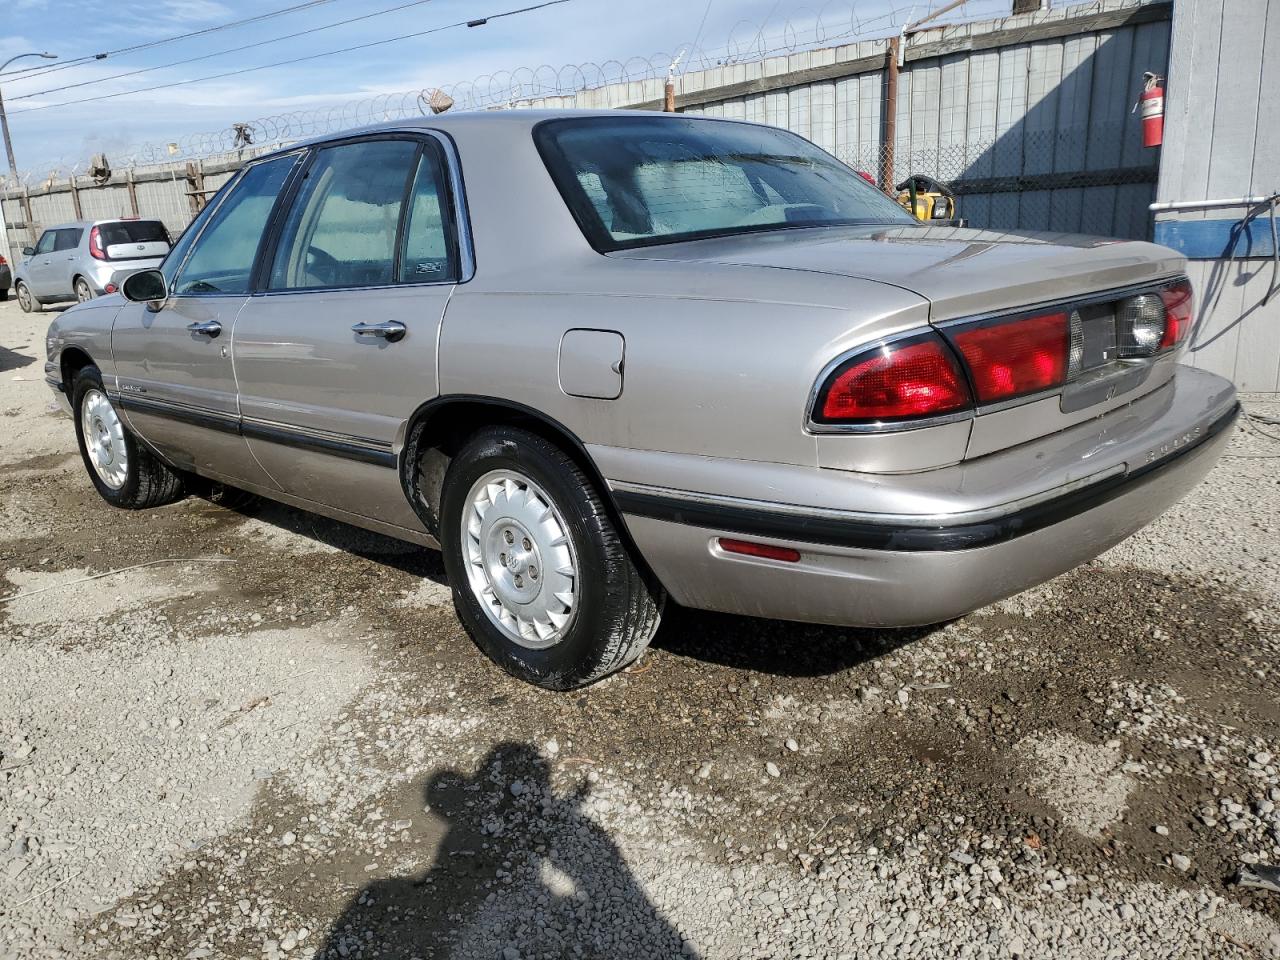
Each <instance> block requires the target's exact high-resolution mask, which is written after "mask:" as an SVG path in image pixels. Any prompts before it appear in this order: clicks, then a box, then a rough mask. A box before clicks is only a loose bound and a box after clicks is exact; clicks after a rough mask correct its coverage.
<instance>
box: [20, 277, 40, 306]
mask: <svg viewBox="0 0 1280 960" xmlns="http://www.w3.org/2000/svg"><path fill="white" fill-rule="evenodd" d="M15 289H16V290H17V292H18V306H20V307H21V308H22V312H23V313H33V312H34V313H39V312H40V307H41V303H40V301H39V300H37V299H36V298H35V297H33V296H32V295H31V288H30V287H28V286H27V285H26V284H25V283H23V282H22V281H21V280H19V281H18V284H17V286H16V287H15Z"/></svg>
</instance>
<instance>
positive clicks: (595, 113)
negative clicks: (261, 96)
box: [253, 109, 723, 161]
mask: <svg viewBox="0 0 1280 960" xmlns="http://www.w3.org/2000/svg"><path fill="white" fill-rule="evenodd" d="M588 117H654V118H664V119H684V120H705V121H707V122H709V123H713V122H723V120H722V118H720V117H708V116H703V115H701V114H687V113H662V112H660V111H656V110H523V109H511V110H470V111H462V112H460V113H441V114H436V115H434V116H429V117H428V116H423V117H408V118H406V119H404V120H387V121H384V122H382V123H374V124H369V125H368V126H363V127H353V128H352V129H350V130H342V131H338V132H335V133H327V134H324V135H322V136H318V137H309V138H307V139H306V140H297V141H294V142H292V143H289V144H287V145H286V146H282V147H278V148H276V149H273V150H270V151H268V152H266V153H263V154H260V155H259V156H257V157H254V158H253V159H254V160H255V161H256V160H262V159H265V158H268V157H274V156H278V155H280V154H284V153H291V152H292V151H294V150H298V149H300V148H303V147H310V146H315V145H316V144H321V143H330V142H332V141H335V140H347V139H350V138H351V137H360V136H365V135H367V134H371V133H380V132H384V131H388V130H439V131H441V132H443V133H450V132H451V131H454V130H457V131H464V130H474V129H486V130H488V131H499V132H508V131H509V133H510V135H511V136H512V137H521V138H523V137H527V136H528V135H529V131H530V130H532V129H533V128H534V127H536V126H537V125H538V124H540V123H542V122H543V121H544V120H561V119H584V118H588Z"/></svg>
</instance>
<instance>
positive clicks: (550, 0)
mask: <svg viewBox="0 0 1280 960" xmlns="http://www.w3.org/2000/svg"><path fill="white" fill-rule="evenodd" d="M568 2H569V0H547V2H545V3H538V4H534V5H533V6H529V7H520V8H519V9H517V10H507V11H504V12H502V13H494V14H490V15H489V16H487V17H479V18H473V19H471V20H459V21H457V22H456V23H446V24H444V25H443V26H439V27H432V28H431V29H430V30H420V31H418V32H417V33H406V34H402V35H400V36H397V37H388V38H387V39H385V40H373V41H370V42H369V43H359V44H356V45H355V46H351V47H342V48H340V49H338V50H326V51H325V52H323V53H313V54H310V55H308V56H305V57H294V58H292V59H290V60H279V61H276V62H275V63H263V64H260V65H258V66H256V67H242V68H241V69H239V70H227V71H225V72H223V73H213V74H209V75H208V76H205V77H193V78H192V79H190V80H175V81H174V82H172V83H160V84H156V85H155V86H152V87H139V88H138V89H136V90H122V91H120V92H119V93H104V94H101V95H100V96H96V97H84V98H82V99H80V100H64V101H61V102H59V103H46V104H43V105H42V106H38V107H27V108H26V109H25V110H13V111H10V114H9V115H10V116H17V115H19V114H23V113H34V112H35V111H37V110H51V109H53V108H54V107H69V106H74V105H76V104H81V103H95V102H97V101H100V100H113V99H115V98H116V97H128V96H133V95H134V94H138V93H151V92H153V91H156V90H167V89H169V88H171V87H185V86H188V85H190V84H193V83H204V82H206V81H208V80H223V79H226V78H227V77H238V76H241V75H243V74H246V73H254V72H256V71H258V70H269V69H271V68H273V67H286V66H291V65H292V64H295V63H305V62H307V61H309V60H319V59H322V58H324V57H332V56H337V55H339V54H343V53H351V52H353V51H356V50H368V49H370V48H371V47H382V46H386V45H387V44H389V43H398V42H399V41H401V40H413V39H416V38H418V37H425V36H428V35H430V34H433V33H440V32H441V31H443V30H452V29H454V28H456V27H470V26H479V25H480V24H484V23H488V22H489V21H490V20H499V19H501V18H502V17H513V16H515V15H516V14H520V13H530V12H532V11H534V10H541V9H543V8H544V7H554V6H557V5H559V4H561V3H568Z"/></svg>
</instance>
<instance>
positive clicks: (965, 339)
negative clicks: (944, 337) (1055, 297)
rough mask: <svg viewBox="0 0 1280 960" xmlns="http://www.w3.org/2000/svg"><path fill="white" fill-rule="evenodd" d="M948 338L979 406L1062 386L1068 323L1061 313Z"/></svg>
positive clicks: (956, 333)
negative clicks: (970, 383) (970, 381)
mask: <svg viewBox="0 0 1280 960" xmlns="http://www.w3.org/2000/svg"><path fill="white" fill-rule="evenodd" d="M949 336H950V338H951V342H952V343H953V344H954V345H955V347H956V349H957V350H959V351H960V354H961V356H963V357H964V360H965V363H966V364H968V366H969V375H970V377H971V378H972V380H973V390H974V393H975V394H976V395H977V398H978V402H979V403H995V402H997V401H1000V400H1009V399H1012V398H1014V397H1021V396H1025V395H1026V394H1029V393H1038V392H1040V391H1041V390H1049V389H1051V388H1053V387H1060V386H1062V385H1063V384H1064V383H1066V380H1067V360H1068V353H1069V350H1070V345H1071V321H1070V317H1069V314H1067V313H1065V312H1062V313H1046V314H1042V315H1040V316H1036V317H1022V318H1020V319H1016V320H1007V321H1004V322H1000V323H994V324H984V325H982V326H976V327H969V328H968V329H960V330H956V331H953V332H951V333H950V334H949Z"/></svg>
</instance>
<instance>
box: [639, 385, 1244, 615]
mask: <svg viewBox="0 0 1280 960" xmlns="http://www.w3.org/2000/svg"><path fill="white" fill-rule="evenodd" d="M1224 386H1225V389H1224ZM1181 387H1182V389H1181V396H1176V395H1175V394H1173V393H1171V394H1170V395H1169V396H1166V397H1165V398H1164V399H1163V400H1162V401H1161V402H1160V406H1159V407H1152V408H1150V409H1147V410H1145V411H1142V412H1143V413H1144V414H1146V415H1147V419H1146V427H1147V429H1146V430H1145V431H1143V436H1145V438H1146V439H1145V442H1142V443H1136V442H1126V443H1125V444H1123V445H1122V449H1121V451H1120V452H1121V453H1122V455H1123V458H1124V459H1122V460H1120V461H1119V462H1116V461H1115V460H1114V458H1106V457H1102V456H1101V455H1100V454H1095V458H1096V459H1097V460H1098V461H1100V462H1099V463H1097V464H1096V465H1097V466H1099V467H1102V468H1103V469H1102V478H1101V479H1099V480H1097V481H1096V482H1081V481H1080V479H1079V477H1080V471H1079V470H1075V471H1073V470H1071V469H1068V467H1067V465H1066V464H1065V463H1062V462H1060V463H1059V464H1058V467H1059V469H1060V471H1061V476H1060V479H1061V481H1062V482H1063V484H1065V486H1060V487H1059V491H1061V493H1060V495H1059V496H1056V497H1041V498H1039V499H1036V500H1034V502H1032V503H1031V504H1030V505H1029V506H1028V505H1027V501H1025V500H1023V501H1020V502H1015V503H1010V504H1007V508H1006V509H1003V510H1000V509H995V510H992V509H987V510H986V511H984V512H983V519H982V520H981V521H979V522H977V523H972V524H970V523H966V519H965V517H964V515H963V514H953V515H951V516H949V517H937V516H931V517H928V518H926V517H919V516H918V517H915V518H914V520H915V521H916V522H912V520H913V518H911V517H910V516H906V517H904V516H902V515H898V516H897V517H895V518H892V519H890V518H889V517H887V516H884V517H880V518H879V522H878V526H879V528H880V530H881V532H883V533H885V534H886V536H885V537H884V538H883V539H882V540H880V541H875V540H864V539H859V536H860V535H861V533H864V532H865V529H864V528H867V527H868V526H870V527H871V528H872V529H874V528H875V527H876V526H877V523H874V522H873V523H870V524H869V523H868V521H867V520H866V515H865V514H863V515H861V518H860V519H857V520H855V521H853V522H851V523H850V524H849V525H848V529H849V530H852V531H853V532H854V533H855V534H859V536H851V537H839V536H831V535H828V534H831V533H835V532H838V530H839V529H840V527H839V524H838V523H837V522H836V521H835V520H834V517H833V513H832V512H830V511H828V512H826V513H822V512H819V513H818V514H817V516H819V517H820V518H821V519H822V521H823V522H822V523H819V524H816V525H815V524H812V523H809V524H806V521H805V519H804V517H805V514H803V513H802V512H800V511H799V510H798V508H795V507H793V506H792V507H787V508H785V509H784V510H782V511H781V512H780V513H775V514H773V515H772V516H773V517H775V518H777V517H781V518H782V519H783V520H786V519H787V518H788V517H792V518H794V519H795V521H796V523H795V525H794V527H793V528H792V530H791V532H790V534H788V532H787V529H786V527H785V526H782V525H775V526H774V527H772V528H768V527H766V528H763V529H762V528H759V527H756V528H753V529H752V530H750V531H747V532H749V533H750V534H751V538H752V539H761V540H765V541H767V542H770V543H777V544H784V545H789V546H794V547H795V548H796V549H798V550H800V552H801V554H802V559H801V561H800V562H799V563H794V564H788V563H780V562H774V561H766V560H758V559H753V558H747V557H741V556H738V555H729V554H725V553H723V552H722V551H720V550H719V549H718V548H717V547H716V546H715V538H716V537H717V536H721V535H723V536H739V537H741V536H743V535H744V529H743V524H741V523H739V522H736V519H737V518H735V517H734V515H733V514H726V515H724V517H723V518H722V520H721V521H717V520H716V519H715V518H714V516H713V515H712V514H711V513H700V514H699V513H697V512H696V511H690V512H689V513H688V515H686V516H684V517H679V518H675V517H672V516H670V515H664V514H662V513H661V512H660V511H656V510H651V509H646V508H645V507H643V506H634V505H635V504H636V501H635V499H634V498H631V500H630V502H631V503H632V504H633V509H632V510H631V511H630V512H628V497H626V496H625V495H624V496H623V497H622V499H621V501H620V503H621V505H622V509H623V511H624V513H625V514H626V517H627V525H628V528H629V530H630V532H631V535H632V537H633V538H634V539H635V542H636V545H637V546H638V547H639V549H640V551H641V553H642V554H643V555H644V557H645V559H646V560H647V561H648V562H649V564H650V566H651V567H652V568H653V570H654V573H655V574H656V575H657V576H658V578H659V579H660V580H661V581H662V582H663V584H664V585H665V586H666V587H667V589H668V590H669V591H670V592H671V594H672V596H673V597H674V598H675V599H676V600H677V601H679V602H681V603H683V604H685V605H687V606H692V607H699V608H704V609H713V610H720V611H725V612H731V613H740V614H747V615H754V616H765V617H772V618H777V619H788V620H802V621H812V622H821V623H838V624H846V625H859V626H908V625H916V624H925V623H936V622H939V621H942V620H947V619H950V618H953V617H956V616H959V615H961V614H964V613H967V612H969V611H971V610H974V609H976V608H978V607H980V606H983V605H985V604H987V603H991V602H993V601H995V600H998V599H1001V598H1003V597H1006V596H1009V595H1011V594H1013V593H1016V592H1018V591H1019V590H1023V589H1026V588H1027V587H1029V586H1032V585H1034V584H1037V583H1040V582H1043V581H1044V580H1047V579H1049V578H1051V577H1054V576H1056V575H1058V574H1060V573H1062V572H1064V571H1066V570H1069V569H1071V568H1072V567H1075V566H1077V565H1078V564H1080V563H1083V562H1084V561H1086V560H1089V559H1091V558H1093V557H1095V556H1097V555H1098V554H1100V553H1102V552H1103V551H1104V550H1106V549H1108V548H1110V547H1111V546H1113V545H1115V544H1116V543H1119V542H1120V541H1121V540H1123V539H1125V538H1126V537H1128V536H1130V535H1131V534H1133V533H1134V532H1136V531H1137V530H1138V529H1140V528H1141V527H1143V526H1145V525H1146V524H1147V523H1149V522H1151V521H1152V520H1153V519H1155V518H1156V517H1157V516H1159V515H1160V514H1161V513H1163V512H1164V511H1165V510H1167V509H1168V508H1169V506H1171V505H1172V504H1173V503H1174V502H1175V501H1177V500H1178V499H1179V498H1180V497H1181V496H1183V495H1184V494H1185V493H1186V492H1187V491H1188V490H1190V489H1191V488H1192V487H1194V486H1195V485H1196V484H1197V483H1199V481H1200V480H1201V479H1202V478H1203V477H1204V475H1205V474H1206V473H1207V472H1208V471H1209V469H1210V468H1211V467H1212V466H1213V464H1214V463H1215V462H1216V460H1217V458H1218V456H1219V455H1220V453H1221V451H1222V448H1223V447H1224V446H1225V445H1226V443H1227V442H1228V439H1229V436H1230V429H1229V428H1230V426H1231V425H1232V424H1233V423H1234V421H1235V417H1236V415H1237V412H1238V407H1237V406H1236V404H1235V400H1234V394H1233V392H1232V391H1231V389H1230V386H1229V385H1227V384H1225V382H1224V381H1220V380H1219V379H1218V378H1212V377H1209V376H1207V375H1204V374H1200V373H1198V372H1193V373H1192V374H1191V375H1190V376H1189V377H1188V378H1186V379H1185V380H1184V381H1183V383H1182V384H1181ZM1224 408H1225V409H1224ZM1153 413H1154V414H1156V416H1155V417H1154V419H1151V415H1152V414H1153ZM1113 416H1114V415H1113ZM1102 419H1104V420H1105V419H1106V418H1102ZM1113 426H1114V424H1113ZM1081 429H1083V428H1081ZM1092 429H1093V430H1094V433H1095V434H1097V435H1099V436H1100V437H1101V438H1102V440H1101V442H1100V445H1099V447H1098V449H1099V450H1100V451H1101V450H1107V449H1108V446H1107V444H1106V442H1105V437H1106V434H1107V428H1102V429H1101V430H1100V433H1099V428H1098V426H1097V425H1094V427H1093V428H1092ZM1068 432H1073V431H1068ZM1112 452H1113V453H1114V452H1115V451H1114V450H1113V451H1112ZM1043 454H1044V451H1043V450H1041V451H1040V455H1041V456H1043ZM1024 455H1027V454H1026V453H1024ZM1030 455H1032V456H1035V454H1034V453H1031V454H1030ZM1103 461H1105V462H1103ZM959 469H960V468H950V469H949V471H935V473H939V474H941V473H945V472H951V473H952V474H953V479H954V480H956V481H957V482H960V483H963V480H964V476H963V474H962V473H956V471H958V470H959ZM821 472H823V473H829V472H831V471H821ZM1073 474H1074V475H1075V477H1076V480H1075V481H1074V482H1072V476H1073ZM1094 475H1095V474H1089V473H1086V474H1085V478H1086V481H1087V480H1088V478H1089V477H1091V476H1094ZM881 479H882V480H890V481H891V480H893V479H895V478H881ZM902 479H906V478H902ZM778 505H779V504H775V506H778ZM1055 509H1056V512H1053V511H1054V510H1055ZM646 514H647V515H646ZM813 515H814V514H812V513H810V514H809V516H810V517H812V516H813ZM681 520H684V521H689V522H679V521H681ZM1024 520H1025V521H1026V522H1025V523H1024V522H1023V521H1024ZM992 521H994V522H995V526H987V524H989V523H991V522H992ZM1001 524H1003V526H1002V527H1001ZM965 527H967V528H968V530H967V533H976V534H977V536H975V537H974V538H973V539H968V540H966V538H965V536H961V537H959V538H946V537H945V536H942V534H945V532H946V531H947V530H948V529H951V530H961V529H963V528H965ZM895 529H896V530H898V531H899V532H901V531H903V530H906V531H908V532H909V533H910V534H911V535H910V536H907V537H905V538H895V536H894V531H895ZM860 532H861V533H860ZM920 534H923V535H922V536H920ZM940 537H941V539H940ZM833 540H834V541H836V542H831V541H833ZM977 544H982V545H981V546H978V545H977ZM970 545H971V546H970Z"/></svg>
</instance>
